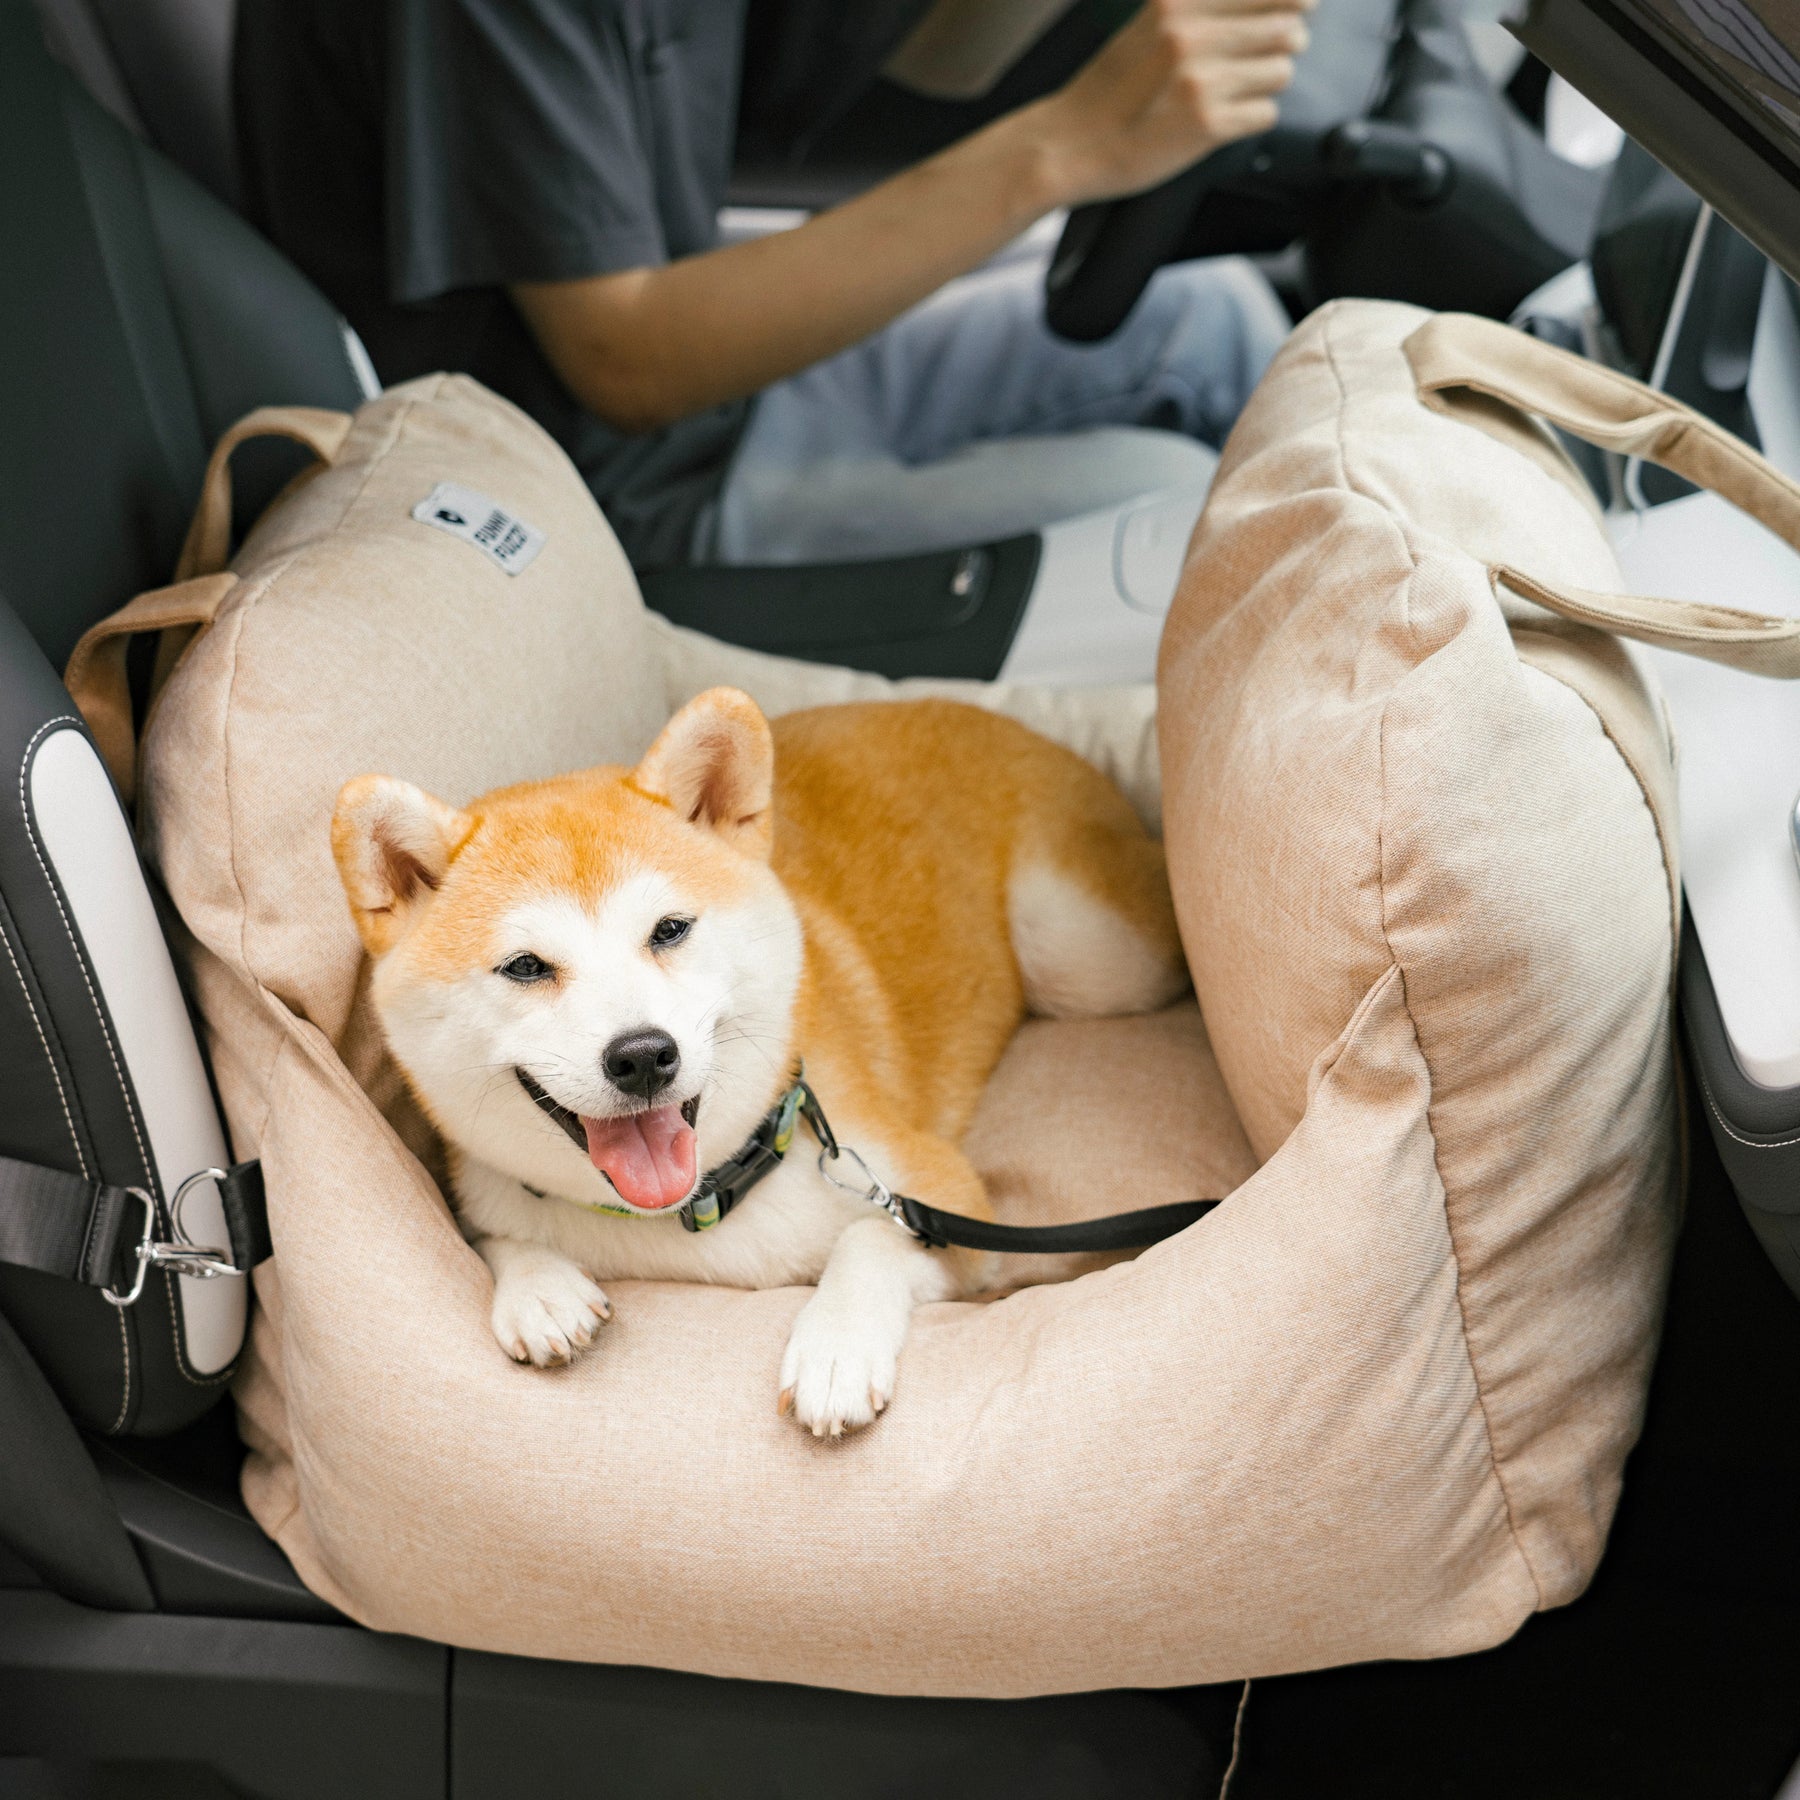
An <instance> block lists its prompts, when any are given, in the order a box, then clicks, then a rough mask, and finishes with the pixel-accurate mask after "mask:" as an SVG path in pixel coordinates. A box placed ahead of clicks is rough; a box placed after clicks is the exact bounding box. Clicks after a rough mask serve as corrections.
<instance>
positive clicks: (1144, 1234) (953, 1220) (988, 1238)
mask: <svg viewBox="0 0 1800 1800" xmlns="http://www.w3.org/2000/svg"><path fill="white" fill-rule="evenodd" d="M894 1204H895V1205H896V1207H897V1208H898V1209H899V1213H900V1217H901V1219H902V1220H903V1221H904V1222H905V1224H906V1228H907V1229H908V1230H909V1231H910V1232H912V1234H913V1235H914V1236H915V1237H920V1238H923V1239H924V1240H925V1242H926V1243H928V1244H931V1245H933V1246H935V1247H937V1248H940V1249H941V1248H942V1247H943V1246H944V1245H946V1244H956V1245H958V1246H960V1247H961V1248H962V1249H965V1250H1018V1251H1024V1252H1025V1253H1026V1254H1028V1255H1029V1254H1036V1255H1040V1256H1054V1255H1058V1254H1066V1253H1073V1252H1077V1251H1099V1250H1142V1249H1143V1248H1144V1247H1145V1246H1146V1245H1147V1244H1160V1243H1161V1242H1162V1240H1163V1239H1164V1238H1169V1237H1173V1236H1174V1235H1175V1234H1176V1232H1178V1231H1185V1230H1187V1228H1188V1227H1189V1226H1190V1225H1192V1224H1193V1223H1194V1221H1195V1220H1196V1219H1204V1218H1205V1217H1206V1215H1207V1214H1208V1213H1209V1212H1211V1211H1212V1209H1213V1208H1214V1207H1215V1206H1217V1205H1218V1204H1219V1202H1218V1201H1217V1200H1176V1201H1172V1202H1171V1203H1170V1204H1169V1205H1167V1206H1146V1207H1144V1208H1143V1209H1142V1210H1141V1211H1139V1212H1128V1213H1111V1214H1109V1215H1108V1216H1107V1217H1106V1218H1104V1219H1082V1220H1079V1221H1078V1222H1076V1223H1075V1224H1073V1225H996V1224H995V1223H994V1222H993V1221H992V1220H991V1219H971V1218H969V1217H967V1216H966V1215H965V1214H963V1213H953V1212H940V1211H939V1210H938V1209H937V1208H936V1207H935V1206H927V1205H926V1204H925V1202H924V1201H923V1200H915V1199H913V1198H912V1196H911V1195H909V1194H896V1195H895V1196H894Z"/></svg>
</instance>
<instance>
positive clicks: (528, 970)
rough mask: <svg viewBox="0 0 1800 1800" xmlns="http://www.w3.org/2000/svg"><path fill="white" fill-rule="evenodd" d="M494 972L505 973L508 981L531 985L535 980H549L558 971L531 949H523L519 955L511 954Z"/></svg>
mask: <svg viewBox="0 0 1800 1800" xmlns="http://www.w3.org/2000/svg"><path fill="white" fill-rule="evenodd" d="M494 973H495V974H496V975H504V976H505V977H506V979H507V980H508V981H517V982H522V983H525V984H527V985H529V984H530V983H531V982H534V981H547V980H549V978H550V977H551V976H552V975H554V974H555V973H556V971H555V970H554V969H553V968H551V966H550V965H549V964H548V963H547V962H545V961H544V959H543V958H542V957H541V956H533V955H532V953H531V952H530V951H529V950H522V951H520V952H519V954H518V955H517V956H509V957H508V958H507V959H506V961H505V962H503V963H502V964H501V965H500V967H499V968H497V969H496V970H495V971H494Z"/></svg>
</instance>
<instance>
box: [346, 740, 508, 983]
mask: <svg viewBox="0 0 1800 1800" xmlns="http://www.w3.org/2000/svg"><path fill="white" fill-rule="evenodd" d="M474 829H475V821H474V820H473V819H471V818H470V817H469V815H468V814H467V813H461V812H458V811H457V810H456V808H455V807H453V806H446V805H445V804H444V803H443V801H441V800H434V799H433V798H432V797H431V796H430V795H429V794H427V793H425V792H423V791H422V790H421V789H419V788H416V787H414V786H413V785H412V783H411V782H410V781H395V780H394V779H393V778H392V777H390V776H387V775H359V776H358V777H357V778H356V780H354V781H352V782H348V783H346V785H345V787H344V789H343V791H342V792H341V793H340V794H339V795H338V797H337V807H336V810H335V811H334V812H333V813H332V815H331V853H332V855H333V856H335V857H336V858H337V866H338V875H339V877H340V878H341V879H342V881H343V883H344V892H345V894H346V895H348V896H349V900H350V911H351V913H352V915H353V916H354V917H355V919H356V929H357V931H358V932H359V933H360V934H361V936H362V941H363V945H364V947H365V948H366V949H367V950H368V952H369V954H370V955H371V956H380V955H382V954H384V953H385V952H386V951H388V950H390V949H392V948H393V946H394V944H395V943H396V942H397V941H398V939H399V936H400V933H401V931H402V930H403V929H404V928H405V925H406V920H407V916H408V914H409V913H410V912H411V910H412V908H413V907H414V906H415V905H416V904H417V903H418V901H419V900H420V899H421V898H422V897H423V896H424V895H426V894H429V893H432V892H434V891H435V890H436V888H437V885H438V883H439V882H440V881H442V880H443V879H444V873H445V871H446V870H447V869H448V868H449V867H450V860H451V858H452V857H454V856H455V855H456V853H457V851H458V850H460V849H461V848H462V846H463V845H464V844H465V843H467V842H468V838H469V834H470V832H472V831H473V830H474Z"/></svg>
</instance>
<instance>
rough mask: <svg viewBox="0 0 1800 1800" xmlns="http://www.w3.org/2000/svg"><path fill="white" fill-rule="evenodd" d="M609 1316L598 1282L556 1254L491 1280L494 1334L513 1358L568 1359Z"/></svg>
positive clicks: (544, 1362)
mask: <svg viewBox="0 0 1800 1800" xmlns="http://www.w3.org/2000/svg"><path fill="white" fill-rule="evenodd" d="M611 1317H612V1303H611V1301H609V1300H608V1299H607V1297H606V1295H605V1294H604V1293H602V1292H601V1290H600V1286H599V1283H598V1282H596V1281H595V1280H594V1279H593V1278H592V1277H591V1276H590V1275H589V1274H588V1273H587V1272H586V1271H585V1270H583V1269H578V1268H577V1267H576V1266H575V1265H574V1264H573V1263H572V1262H564V1261H562V1260H561V1259H560V1258H558V1259H557V1260H555V1261H548V1260H546V1261H544V1262H536V1263H532V1264H530V1265H529V1266H527V1267H525V1268H520V1269H509V1270H508V1271H507V1272H506V1273H505V1274H504V1275H502V1276H501V1277H500V1278H499V1280H497V1281H496V1282H495V1283H494V1314H493V1320H494V1336H495V1337H496V1338H498V1339H499V1341H500V1348H501V1349H502V1350H504V1351H505V1352H506V1354H507V1355H508V1356H510V1357H511V1358H512V1359H513V1360H514V1361H515V1362H528V1363H535V1364H536V1365H537V1366H538V1367H539V1368H540V1369H545V1368H549V1367H551V1366H553V1365H554V1364H557V1363H566V1362H573V1361H574V1360H575V1358H576V1356H577V1355H578V1354H579V1353H580V1352H581V1351H583V1350H585V1349H586V1348H587V1347H588V1345H589V1344H591V1343H592V1342H593V1340H594V1333H595V1331H596V1330H597V1329H598V1328H599V1327H600V1326H601V1325H602V1324H604V1323H605V1322H606V1320H608V1319H610V1318H611Z"/></svg>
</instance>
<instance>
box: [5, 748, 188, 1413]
mask: <svg viewBox="0 0 1800 1800" xmlns="http://www.w3.org/2000/svg"><path fill="white" fill-rule="evenodd" d="M80 723H81V721H80V720H79V719H77V718H75V717H73V716H72V715H71V714H69V713H62V714H59V715H58V716H57V717H56V718H54V719H49V720H47V721H46V722H45V723H44V724H42V725H40V726H39V727H38V728H37V730H36V731H35V732H33V733H32V736H31V741H30V743H28V744H27V745H26V746H25V754H24V755H23V756H22V757H21V758H20V759H19V813H20V816H21V817H22V818H23V819H24V821H25V835H26V836H27V837H28V838H29V839H30V841H31V853H32V855H33V856H35V857H36V858H37V865H38V870H39V872H40V873H41V874H42V875H43V877H44V885H45V886H46V887H47V888H48V889H49V890H50V898H51V899H52V900H53V901H55V903H56V914H57V917H58V918H60V919H61V920H62V926H63V931H64V933H65V935H66V936H67V937H68V940H69V948H70V949H71V950H72V951H73V952H74V954H75V966H76V967H77V968H78V969H79V970H80V971H81V984H82V986H83V987H85V988H86V989H87V994H88V999H89V1001H91V1002H92V1004H93V1008H94V1018H95V1020H96V1021H97V1022H98V1024H99V1026H100V1036H101V1038H102V1040H103V1041H104V1042H105V1044H106V1054H107V1057H108V1059H109V1060H110V1061H111V1063H112V1067H113V1077H114V1079H115V1080H116V1081H117V1082H118V1084H119V1097H120V1099H122V1100H123V1101H124V1102H125V1117H126V1118H127V1120H129V1122H130V1124H131V1135H132V1138H133V1140H134V1141H135V1143H136V1144H137V1152H138V1163H139V1166H140V1167H141V1168H142V1169H143V1171H144V1180H145V1182H146V1183H147V1184H149V1185H150V1186H151V1187H155V1186H156V1185H157V1171H156V1169H155V1168H154V1167H153V1165H152V1164H151V1161H150V1152H149V1149H148V1147H147V1146H146V1145H145V1142H144V1133H143V1130H142V1129H141V1126H140V1122H139V1119H138V1108H137V1098H136V1096H135V1095H134V1094H133V1092H132V1089H131V1084H130V1083H129V1082H128V1081H127V1080H126V1079H125V1069H124V1065H123V1064H122V1063H121V1062H120V1060H119V1052H118V1047H117V1046H116V1045H115V1044H114V1042H113V1034H112V1026H111V1025H110V1024H109V1023H108V1022H107V1017H106V1009H105V1008H104V1007H103V1006H102V1005H101V1004H100V996H99V995H98V994H97V993H96V992H95V991H94V983H93V978H92V977H91V976H90V975H89V973H88V965H87V958H86V957H85V956H84V955H82V952H81V945H80V943H79V942H78V941H77V939H76V936H75V927H74V926H73V925H72V924H71V923H70V922H69V915H68V913H67V911H66V910H65V909H64V907H63V903H62V894H61V892H60V891H59V890H58V888H57V885H56V881H55V878H54V877H53V876H52V875H51V873H50V865H49V863H48V862H46V861H45V858H44V851H43V847H42V845H41V844H40V843H39V841H38V831H37V823H36V821H35V819H34V818H33V816H32V812H31V808H30V806H29V805H28V804H27V800H26V793H25V775H26V771H27V770H28V769H29V768H30V767H31V753H32V752H33V751H34V750H35V749H36V748H37V746H38V745H39V743H40V742H42V740H43V739H44V738H45V737H46V736H48V735H49V733H51V732H52V731H55V730H56V729H57V728H58V727H60V726H63V725H68V726H74V727H79V725H80ZM58 1085H59V1086H60V1083H59V1084H58ZM83 1173H84V1174H85V1173H86V1170H85V1168H84V1170H83ZM173 1281H174V1277H173V1276H172V1275H170V1274H169V1273H168V1272H167V1271H166V1270H165V1271H164V1275H163V1282H164V1287H165V1290H166V1292H167V1293H168V1298H169V1335H170V1337H171V1338H172V1339H173V1340H174V1344H175V1367H176V1370H177V1372H178V1373H179V1374H180V1376H181V1378H182V1380H184V1381H186V1382H189V1383H192V1384H193V1385H195V1386H200V1387H210V1386H213V1385H215V1383H214V1382H213V1381H209V1380H206V1379H204V1378H202V1377H200V1376H197V1375H195V1374H194V1372H193V1371H192V1370H191V1369H190V1368H189V1367H188V1364H187V1357H186V1356H185V1355H184V1354H183V1352H182V1348H181V1324H180V1320H179V1317H178V1315H177V1299H176V1294H175V1291H174V1287H173V1285H172V1284H173ZM122 1324H123V1320H121V1325H122ZM126 1378H127V1384H128V1389H127V1391H128V1393H129V1380H130V1362H129V1355H128V1356H127V1364H126ZM120 1417H121V1419H122V1418H123V1417H124V1412H123V1409H121V1412H120ZM114 1429H115V1430H117V1429H118V1427H117V1426H115V1427H114Z"/></svg>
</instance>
